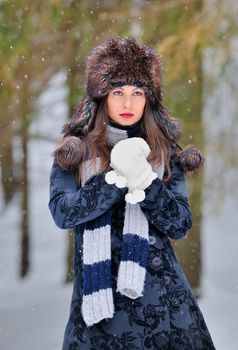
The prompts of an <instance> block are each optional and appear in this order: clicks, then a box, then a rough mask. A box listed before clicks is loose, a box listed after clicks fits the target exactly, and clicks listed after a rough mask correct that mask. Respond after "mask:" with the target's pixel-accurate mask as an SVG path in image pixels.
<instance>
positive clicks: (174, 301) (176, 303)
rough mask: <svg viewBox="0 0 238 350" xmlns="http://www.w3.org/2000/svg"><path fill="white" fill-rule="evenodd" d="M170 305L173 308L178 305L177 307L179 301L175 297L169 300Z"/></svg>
mask: <svg viewBox="0 0 238 350" xmlns="http://www.w3.org/2000/svg"><path fill="white" fill-rule="evenodd" d="M171 304H172V305H173V306H178V305H179V300H178V299H177V298H176V297H173V298H172V299H171Z"/></svg>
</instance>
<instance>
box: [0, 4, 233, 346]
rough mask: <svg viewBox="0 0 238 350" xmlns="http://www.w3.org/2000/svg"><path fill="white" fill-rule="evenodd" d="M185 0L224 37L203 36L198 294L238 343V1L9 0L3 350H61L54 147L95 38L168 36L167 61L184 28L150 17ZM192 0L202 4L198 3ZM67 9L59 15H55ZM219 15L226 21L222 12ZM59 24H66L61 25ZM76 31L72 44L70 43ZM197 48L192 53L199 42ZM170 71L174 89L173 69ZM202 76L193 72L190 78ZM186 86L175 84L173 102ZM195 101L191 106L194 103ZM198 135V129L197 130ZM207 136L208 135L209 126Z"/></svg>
mask: <svg viewBox="0 0 238 350" xmlns="http://www.w3.org/2000/svg"><path fill="white" fill-rule="evenodd" d="M145 3H146V4H145ZM176 3H177V5H178V4H179V6H181V8H180V15H181V19H180V21H184V22H186V21H185V19H184V18H182V17H183V14H184V13H186V11H188V9H190V10H191V11H195V15H197V17H199V16H201V14H202V16H201V17H200V19H199V20H198V23H200V24H201V23H203V20H204V17H205V18H206V19H207V20H208V23H210V27H209V28H210V29H209V30H210V31H211V32H213V34H214V33H215V34H216V36H213V37H212V38H213V39H212V40H211V37H209V36H208V37H206V39H207V40H206V42H205V44H204V35H208V33H206V31H205V32H203V33H202V34H201V39H199V40H201V43H202V44H201V46H200V47H202V50H201V55H200V59H201V65H200V66H201V74H202V77H203V78H202V84H201V95H200V97H201V98H200V112H201V113H200V122H201V125H202V126H203V149H204V153H205V157H206V162H205V167H204V170H203V186H202V189H201V221H200V222H199V234H200V239H201V252H200V254H201V257H200V258H201V261H202V263H201V265H202V268H201V271H200V285H199V294H200V298H199V299H198V302H199V305H200V307H201V310H202V312H203V314H204V317H205V320H206V323H207V325H208V328H209V330H210V332H211V335H212V338H213V340H214V343H215V345H216V348H217V349H218V350H235V349H237V344H238V317H237V312H238V267H237V266H238V264H237V261H238V156H237V149H238V98H237V97H238V84H237V81H238V55H237V53H238V32H237V27H236V18H237V12H238V6H237V5H238V4H237V2H236V1H230V0H229V1H226V2H225V1H218V0H217V1H216V0H205V1H204V2H201V1H178V2H176V1H146V2H143V1H131V2H130V1H129V6H130V12H128V8H127V7H126V6H125V7H123V5H121V6H122V7H118V2H117V1H115V3H114V5H112V4H110V2H108V1H104V2H103V1H87V3H86V2H84V1H82V2H77V1H49V2H47V4H48V5H47V6H45V7H44V6H43V5H42V2H39V1H34V4H33V1H19V2H16V1H0V21H1V22H0V25H1V29H0V35H1V36H0V45H1V46H0V63H1V65H0V66H1V68H0V101H1V111H0V113H1V114H0V118H1V120H0V161H1V169H0V174H1V185H0V215H1V224H0V276H1V278H0V349H1V350H19V349H24V350H32V349H34V350H42V349H44V350H59V349H60V348H61V344H62V338H63V333H64V328H65V325H66V322H67V318H68V315H69V306H70V298H71V293H72V283H66V280H67V276H68V267H67V263H66V262H67V259H68V248H67V247H68V244H69V239H68V233H67V232H66V231H63V230H60V229H58V228H57V227H56V226H55V224H54V222H53V220H52V218H51V216H50V212H49V210H48V199H49V194H48V183H49V173H50V168H51V164H52V152H53V150H54V148H55V145H56V143H57V140H58V138H59V136H60V133H61V128H62V125H63V124H64V123H65V121H66V120H67V118H68V117H69V115H71V108H72V107H71V106H72V105H74V103H75V101H76V100H78V98H79V95H81V94H82V90H83V88H84V86H83V80H82V75H83V73H84V71H83V67H82V66H81V65H80V64H81V63H78V62H80V59H81V60H83V58H84V56H85V55H86V54H87V52H88V51H89V50H90V48H91V47H92V46H93V43H94V41H93V40H95V42H96V41H98V40H99V39H101V38H103V37H106V36H107V35H109V34H110V35H118V36H120V35H125V34H133V35H134V36H137V37H138V38H144V41H146V40H147V41H148V42H151V43H153V44H154V45H155V46H156V45H157V44H158V43H160V45H159V48H161V51H162V52H165V54H164V55H165V57H166V48H167V50H168V47H169V43H168V42H169V40H170V41H171V40H172V41H173V40H174V43H177V41H176V40H180V41H182V42H183V40H185V39H184V36H183V33H184V32H183V31H182V30H181V31H180V32H179V33H177V32H175V30H174V32H173V30H172V32H171V29H170V33H169V29H167V30H168V33H166V35H165V34H164V33H163V30H162V29H161V32H160V31H159V29H158V32H156V28H157V27H156V25H155V28H154V29H153V31H152V32H153V40H152V37H150V39H149V37H148V38H147V37H146V33H147V32H146V30H149V29H148V28H147V29H145V26H144V24H146V23H147V24H149V23H150V19H151V21H152V19H153V20H156V19H157V21H159V20H162V16H163V13H164V12H163V11H170V9H171V8H172V9H173V8H174V7H176V6H177V5H176ZM191 3H192V4H195V5H196V6H197V9H195V10H194V8H193V9H191V8H190V7H189V6H190V5H191ZM79 4H80V6H81V7H80V8H78V5H79ZM45 5H46V4H45ZM145 5H146V7H147V8H146V10H145V8H144V7H145ZM34 6H35V7H34ZM156 6H157V7H156ZM196 6H195V7H196ZM70 7H73V11H71V12H70ZM32 8H33V10H32ZM56 8H57V11H58V12H57V15H55V14H53V15H52V13H54V11H56ZM74 9H77V11H79V12H78V13H75V10H74ZM71 10H72V9H71ZM27 11H29V12H30V11H33V12H34V16H33V17H32V18H30V14H28V16H27V17H26V18H25V17H24V14H25V13H26V12H27ZM47 11H48V13H47ZM50 11H52V13H51V12H50ZM146 11H147V12H146ZM156 11H157V12H156ZM196 11H197V12H196ZM162 12H163V13H162ZM79 13H80V14H81V15H82V14H83V15H82V17H81V19H82V18H86V19H87V16H88V17H89V18H90V16H91V17H92V16H95V17H93V18H92V19H89V20H86V19H85V20H84V22H82V23H83V24H82V23H81V22H80V20H79V19H78V18H77V16H78V15H79ZM47 15H48V16H51V17H50V20H51V21H52V22H49V21H48V20H49V17H47ZM193 15H194V12H193ZM107 16H108V17H107ZM216 16H217V18H218V22H216V21H215V20H214V19H215V18H216ZM65 17H66V18H65ZM195 17H196V16H195ZM197 17H196V18H197ZM29 18H30V19H29ZM108 18H109V19H108ZM178 18H179V17H178ZM28 20H29V23H30V24H29V23H28ZM107 20H109V24H108V23H107ZM17 21H18V22H17ZM90 21H91V22H90ZM143 21H144V22H143ZM146 21H147V22H146ZM171 21H172V19H171ZM214 22H215V24H214ZM17 23H20V24H19V25H18V24H17ZM32 23H33V26H34V33H33V35H32V33H31V30H30V28H31V27H30V25H32ZM75 23H76V24H75ZM106 23H107V24H106ZM196 23H197V22H196ZM206 23H207V22H206ZM123 25H124V28H123V30H122V29H121V27H122V26H123ZM161 26H162V24H161ZM204 26H205V24H204ZM52 27H54V30H53V31H51V30H49V28H52ZM191 27H192V26H191V23H190V24H186V23H185V25H184V27H183V28H185V29H186V28H187V30H188V31H189V30H190V31H191V32H190V33H188V37H189V38H194V37H195V36H196V34H197V33H198V32H199V31H195V28H192V29H191ZM55 28H56V29H55ZM99 28H101V29H100V30H101V32H98V30H99ZM108 28H109V29H108ZM214 28H215V29H214ZM192 30H194V32H193V31H192ZM92 31H93V32H92ZM67 33H68V36H69V41H66V42H64V41H61V40H62V37H64V36H67ZM72 33H73V35H71V34H72ZM204 33H205V34H204ZM70 35H71V36H70ZM147 35H149V34H147ZM150 35H152V34H150ZM176 35H177V36H178V38H177V37H176ZM160 36H161V37H162V38H163V40H162V39H161V40H159V37H160ZM214 37H216V39H217V41H215V39H214ZM59 38H60V39H59ZM175 39H176V40H175ZM78 40H81V41H82V43H83V44H84V45H82V46H81V48H82V49H81V51H80V53H78V52H77V49H75V50H76V51H75V52H76V53H77V54H75V56H74V58H75V57H78V59H76V60H75V61H76V63H77V64H76V70H77V68H78V70H79V71H80V72H81V76H80V77H79V78H77V79H79V80H77V79H76V80H74V79H72V76H73V77H74V74H71V79H69V71H70V72H71V73H72V67H75V66H74V65H73V64H72V59H73V57H72V56H73V52H74V51H73V50H74V47H75V46H77V42H78ZM166 40H167V41H166ZM194 40H195V39H194ZM62 42H63V43H65V44H62ZM75 43H76V45H75ZM57 45H58V46H57ZM189 45H191V49H192V46H193V42H190V43H188V47H189ZM156 47H157V46H156ZM14 50H15V51H14ZM69 50H72V51H69ZM13 51H14V53H12V52H13ZM68 51H69V53H68V54H67V55H66V53H67V52H68ZM159 51H160V50H159ZM62 55H63V58H62V57H61V56H62ZM27 57H28V58H29V57H30V58H29V64H28V63H26V61H27ZM24 61H25V63H24V64H23V62H24ZM168 66H169V64H168ZM168 69H169V68H168ZM75 76H76V73H75ZM167 77H168V85H169V81H170V76H169V75H168V76H167ZM191 82H192V83H193V78H192V80H187V81H186V84H187V85H189V84H191ZM168 85H166V83H165V86H166V87H167V86H168ZM177 93H178V92H177V91H172V92H171V94H172V95H173V94H174V96H172V97H171V99H173V97H175V95H176V94H177ZM183 103H184V104H185V105H187V107H186V108H189V105H190V101H189V100H186V99H185V100H184V102H183ZM185 124H186V121H185ZM26 130H27V133H25V132H26ZM194 135H196V130H195V131H194ZM194 135H193V134H191V133H190V138H191V139H192V138H193V137H195V136H194ZM196 137H201V133H200V131H199V132H198V133H197V136H196ZM195 143H196V142H195ZM9 150H10V151H9ZM9 159H10V160H11V161H9ZM24 166H25V167H24ZM26 171H27V177H26V173H25V172H26ZM26 183H27V189H26ZM190 191H191V190H190ZM26 218H27V220H26ZM24 225H26V227H24ZM24 259H26V261H25V265H24Z"/></svg>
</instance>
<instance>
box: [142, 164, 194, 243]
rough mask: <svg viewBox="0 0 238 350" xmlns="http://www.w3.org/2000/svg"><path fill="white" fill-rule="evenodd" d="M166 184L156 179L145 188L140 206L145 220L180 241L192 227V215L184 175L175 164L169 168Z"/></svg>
mask: <svg viewBox="0 0 238 350" xmlns="http://www.w3.org/2000/svg"><path fill="white" fill-rule="evenodd" d="M171 168H172V169H171V171H172V176H171V179H170V180H169V182H168V183H164V182H163V181H161V180H160V179H159V178H156V179H155V180H154V181H153V182H152V184H151V185H150V186H149V187H147V188H146V190H145V193H146V197H145V199H144V201H142V202H140V206H141V208H142V210H143V212H144V214H145V216H146V217H147V219H148V220H149V221H150V222H151V223H152V224H153V225H155V226H156V227H157V228H158V229H159V230H160V231H161V232H162V233H164V234H166V235H168V236H169V237H170V238H173V239H181V238H183V237H184V236H185V235H186V233H187V232H188V231H189V230H190V229H191V227H192V214H191V209H190V205H189V202H188V198H187V191H186V183H185V178H184V173H183V171H182V169H181V168H180V167H179V165H178V164H176V162H173V164H172V166H171Z"/></svg>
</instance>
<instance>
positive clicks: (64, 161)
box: [54, 136, 82, 169]
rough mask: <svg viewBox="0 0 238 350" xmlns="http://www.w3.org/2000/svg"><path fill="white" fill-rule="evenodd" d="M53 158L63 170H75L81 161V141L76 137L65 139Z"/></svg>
mask: <svg viewBox="0 0 238 350" xmlns="http://www.w3.org/2000/svg"><path fill="white" fill-rule="evenodd" d="M54 158H55V160H56V161H57V163H58V164H59V165H60V166H61V168H63V169H77V168H78V166H79V164H80V162H81V161H82V141H81V140H80V138H79V137H76V136H67V137H65V138H64V139H63V140H62V141H61V142H60V144H59V145H58V147H57V148H56V150H55V151H54Z"/></svg>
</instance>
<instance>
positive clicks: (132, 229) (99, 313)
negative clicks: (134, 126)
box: [81, 125, 163, 327]
mask: <svg viewBox="0 0 238 350" xmlns="http://www.w3.org/2000/svg"><path fill="white" fill-rule="evenodd" d="M128 137H130V134H129V133H128V130H125V129H124V130H123V129H119V128H117V127H114V126H112V125H108V139H109V144H110V145H111V146H113V145H115V144H116V143H117V142H118V141H120V140H123V139H126V138H128ZM99 167H100V158H97V161H96V164H94V165H92V164H91V163H90V161H86V162H84V163H83V165H82V173H81V174H82V177H81V182H82V185H83V184H84V183H85V181H87V180H88V179H89V178H90V177H91V176H93V175H95V174H96V173H97V171H98V169H99ZM154 171H156V169H154ZM156 172H157V174H158V176H159V177H160V178H161V177H162V174H163V169H162V168H161V167H158V168H157V171H156ZM111 215H112V209H111V210H109V211H107V212H106V213H104V214H102V215H101V216H100V217H98V218H96V219H94V220H92V221H90V222H87V223H86V226H85V229H84V233H83V300H82V315H83V318H84V321H85V323H86V325H87V326H88V327H90V326H92V325H94V324H96V323H98V322H100V321H101V320H103V319H107V318H112V317H113V314H114V303H113V292H112V282H111ZM122 237H123V238H122V245H121V259H120V264H119V270H118V276H117V291H118V292H120V293H121V294H123V295H125V296H127V297H129V298H131V299H136V298H138V297H140V296H142V295H143V289H144V283H145V275H146V265H147V260H148V251H149V240H148V239H149V226H148V221H147V219H146V217H145V215H144V213H143V211H142V210H141V208H140V205H139V204H138V203H137V204H129V203H126V207H125V219H124V227H123V236H122Z"/></svg>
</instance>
